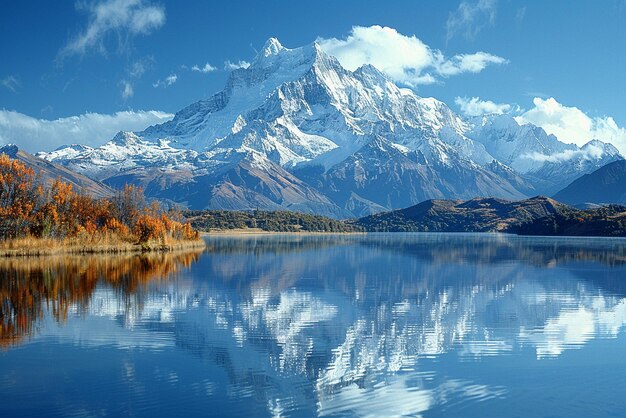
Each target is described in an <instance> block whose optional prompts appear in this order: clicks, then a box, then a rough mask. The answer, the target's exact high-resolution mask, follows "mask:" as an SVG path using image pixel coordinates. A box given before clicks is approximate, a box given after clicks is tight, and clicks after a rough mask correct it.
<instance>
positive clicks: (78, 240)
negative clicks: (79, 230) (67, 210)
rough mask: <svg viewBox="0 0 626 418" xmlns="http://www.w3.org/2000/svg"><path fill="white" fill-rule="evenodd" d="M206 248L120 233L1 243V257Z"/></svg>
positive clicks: (188, 242) (193, 242) (198, 242)
mask: <svg viewBox="0 0 626 418" xmlns="http://www.w3.org/2000/svg"><path fill="white" fill-rule="evenodd" d="M201 247H204V241H203V240H201V239H197V240H174V239H172V238H169V237H168V238H165V239H161V240H149V241H147V242H142V243H138V242H137V240H135V239H131V237H125V238H122V237H119V236H118V235H116V234H113V233H111V234H93V235H89V234H81V235H79V236H77V237H71V238H64V239H52V238H36V237H33V236H26V237H22V238H15V239H9V240H0V256H1V257H10V256H38V255H54V254H89V253H110V254H115V253H133V252H154V251H165V252H167V251H174V250H181V249H185V248H201Z"/></svg>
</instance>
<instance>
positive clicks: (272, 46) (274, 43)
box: [261, 38, 286, 57]
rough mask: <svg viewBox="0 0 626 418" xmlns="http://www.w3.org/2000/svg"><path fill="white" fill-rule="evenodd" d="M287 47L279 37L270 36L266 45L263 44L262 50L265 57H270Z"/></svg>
mask: <svg viewBox="0 0 626 418" xmlns="http://www.w3.org/2000/svg"><path fill="white" fill-rule="evenodd" d="M284 49H286V48H285V47H284V46H283V45H282V44H281V43H280V41H279V40H278V39H276V38H269V39H268V40H267V41H266V42H265V45H263V49H262V50H261V55H263V56H264V57H269V56H270V55H276V54H278V53H279V52H280V51H282V50H284Z"/></svg>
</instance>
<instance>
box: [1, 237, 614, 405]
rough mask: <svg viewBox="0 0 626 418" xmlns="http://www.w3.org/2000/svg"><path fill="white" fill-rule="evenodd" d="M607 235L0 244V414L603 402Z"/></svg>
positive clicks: (608, 388) (606, 390)
mask: <svg viewBox="0 0 626 418" xmlns="http://www.w3.org/2000/svg"><path fill="white" fill-rule="evenodd" d="M625 244H626V241H624V240H619V239H617V240H616V239H596V240H590V239H553V238H520V237H513V236H504V235H464V234H455V235H447V234H421V235H402V234H393V235H386V234H381V235H340V236H326V235H320V236H293V235H291V236H289V235H285V236H240V237H223V236H222V237H215V238H208V239H207V250H206V251H205V252H204V253H202V254H199V253H191V254H187V255H176V256H174V255H166V256H159V257H153V258H142V257H134V256H133V257H117V258H115V257H114V258H85V257H73V258H72V257H70V258H65V259H45V260H36V261H35V260H31V261H29V262H23V261H19V262H18V261H16V260H2V261H0V278H1V285H0V292H1V293H0V297H1V298H2V303H3V304H2V311H1V313H2V319H3V323H2V326H3V328H2V335H1V337H2V339H1V341H2V343H3V346H4V347H5V351H4V352H3V353H2V354H0V401H1V402H2V403H1V405H3V407H2V409H3V410H4V413H3V415H23V414H24V413H29V414H43V413H45V414H48V415H68V414H78V415H85V414H86V415H94V414H97V415H100V414H119V413H130V414H133V415H172V414H180V413H181V412H185V413H188V414H196V415H207V414H208V415H240V416H242V415H251V414H252V415H261V416H264V415H314V414H317V415H322V416H329V415H331V416H332V415H358V416H364V415H373V416H380V415H385V416H391V415H424V416H437V415H444V414H451V415H467V416H475V415H482V416H487V415H489V416H528V415H533V416H543V415H545V416H555V415H556V416H575V415H578V416H589V414H593V415H611V414H614V415H620V413H621V412H623V411H625V410H626V400H622V399H621V398H622V397H621V396H619V394H621V393H623V391H624V389H626V380H625V379H624V378H623V376H622V374H623V372H624V371H626V367H624V366H626V360H624V357H625V356H623V352H624V348H626V347H625V344H626V343H625V339H624V335H623V331H624V324H625V322H626V299H625V294H626V282H625V281H624V280H626V274H625V273H626V245H625Z"/></svg>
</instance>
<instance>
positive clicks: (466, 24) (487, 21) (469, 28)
mask: <svg viewBox="0 0 626 418" xmlns="http://www.w3.org/2000/svg"><path fill="white" fill-rule="evenodd" d="M497 5H498V2H497V0H478V1H477V2H476V3H470V2H467V1H462V2H461V4H459V7H458V8H457V9H456V10H455V11H454V12H451V13H450V14H449V15H448V20H447V21H446V39H447V40H450V39H452V38H454V37H455V36H456V35H458V34H461V35H463V36H464V37H465V38H466V39H469V40H471V39H474V37H475V36H476V35H478V32H480V31H481V30H482V29H483V28H484V27H485V26H487V25H493V24H494V23H495V20H496V8H497Z"/></svg>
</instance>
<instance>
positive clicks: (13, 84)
mask: <svg viewBox="0 0 626 418" xmlns="http://www.w3.org/2000/svg"><path fill="white" fill-rule="evenodd" d="M0 84H2V86H4V87H5V88H7V89H9V90H11V91H12V92H13V93H15V92H16V91H17V89H18V88H20V87H21V86H22V84H21V83H20V81H19V80H18V79H17V78H15V77H14V76H12V75H8V76H6V77H5V78H4V79H2V81H0Z"/></svg>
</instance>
